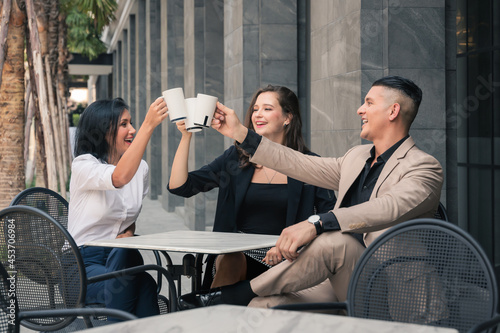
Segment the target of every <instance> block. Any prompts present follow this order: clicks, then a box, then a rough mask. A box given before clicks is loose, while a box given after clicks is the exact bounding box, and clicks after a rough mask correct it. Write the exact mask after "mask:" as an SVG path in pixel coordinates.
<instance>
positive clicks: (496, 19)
mask: <svg viewBox="0 0 500 333" xmlns="http://www.w3.org/2000/svg"><path fill="white" fill-rule="evenodd" d="M493 45H496V46H498V45H500V1H493Z"/></svg>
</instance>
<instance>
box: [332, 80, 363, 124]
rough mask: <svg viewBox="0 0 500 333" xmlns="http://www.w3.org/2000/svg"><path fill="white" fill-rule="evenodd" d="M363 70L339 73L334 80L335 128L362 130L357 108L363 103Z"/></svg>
mask: <svg viewBox="0 0 500 333" xmlns="http://www.w3.org/2000/svg"><path fill="white" fill-rule="evenodd" d="M360 87H361V71H354V72H349V73H345V74H343V75H338V76H336V77H334V80H333V91H332V92H331V95H332V96H334V102H333V104H332V105H333V125H334V126H333V128H334V130H358V131H359V130H360V128H361V127H360V126H361V119H360V116H359V115H358V114H357V110H358V108H359V106H360V105H361V104H360V103H359V100H360V99H361V88H360Z"/></svg>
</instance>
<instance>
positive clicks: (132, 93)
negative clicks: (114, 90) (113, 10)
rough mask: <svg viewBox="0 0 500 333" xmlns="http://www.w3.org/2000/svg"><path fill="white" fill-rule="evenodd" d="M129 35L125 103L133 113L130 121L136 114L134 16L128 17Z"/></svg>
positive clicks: (135, 34)
mask: <svg viewBox="0 0 500 333" xmlns="http://www.w3.org/2000/svg"><path fill="white" fill-rule="evenodd" d="M128 26H129V34H128V45H129V56H128V58H129V66H130V69H129V78H128V84H129V88H128V100H127V103H128V104H129V105H130V109H131V110H132V111H133V115H132V119H135V114H136V112H138V110H137V108H136V94H135V90H136V85H137V70H136V65H137V63H136V55H137V45H136V43H137V39H136V38H137V32H136V19H135V15H130V16H129V23H128Z"/></svg>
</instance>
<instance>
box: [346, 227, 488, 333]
mask: <svg viewBox="0 0 500 333" xmlns="http://www.w3.org/2000/svg"><path fill="white" fill-rule="evenodd" d="M497 302H498V293H497V285H496V281H495V276H494V272H493V268H492V265H491V264H490V262H489V261H488V258H487V257H486V255H485V253H484V251H483V250H482V249H481V247H480V246H479V245H478V243H477V242H476V241H475V240H474V239H473V238H472V237H471V236H470V235H469V234H467V233H466V232H465V231H463V230H462V229H460V228H458V227H457V226H455V225H453V224H451V223H449V222H444V221H440V220H436V219H416V220H412V221H408V222H405V223H401V224H399V225H397V226H395V227H393V228H391V229H390V230H388V231H387V232H386V233H384V234H383V235H381V236H380V237H379V238H378V239H377V240H376V241H374V242H373V243H372V244H371V245H370V246H369V247H368V248H367V249H366V251H365V252H364V253H363V255H362V256H361V257H360V260H359V262H358V264H357V266H356V268H355V270H354V272H353V274H352V277H351V281H350V285H349V290H348V296H347V303H348V313H349V315H351V316H354V317H361V318H370V319H381V320H390V321H400V322H408V323H416V324H425V325H434V326H444V327H451V328H455V329H457V330H458V331H460V332H466V331H467V330H468V329H470V328H471V327H473V326H474V325H475V324H477V323H480V322H483V321H485V320H488V319H490V318H491V317H492V316H493V315H494V313H495V310H496V307H497Z"/></svg>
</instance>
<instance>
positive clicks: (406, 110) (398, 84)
mask: <svg viewBox="0 0 500 333" xmlns="http://www.w3.org/2000/svg"><path fill="white" fill-rule="evenodd" d="M375 86H382V87H386V88H390V89H394V90H397V91H398V92H399V93H400V94H401V95H402V97H406V98H410V100H411V102H410V103H404V101H399V104H400V106H401V111H402V115H403V119H404V120H405V123H406V125H407V126H408V128H410V125H411V123H412V122H413V120H414V119H415V117H416V116H417V112H418V107H419V106H420V102H421V101H422V90H421V89H420V88H419V87H418V86H417V85H416V84H415V83H414V82H413V81H411V80H409V79H406V78H404V77H401V76H385V77H383V78H381V79H378V80H377V81H375V82H373V84H372V87H375ZM406 104H409V105H406Z"/></svg>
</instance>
